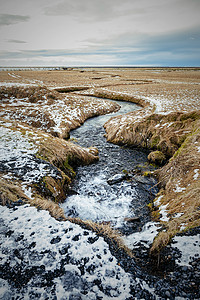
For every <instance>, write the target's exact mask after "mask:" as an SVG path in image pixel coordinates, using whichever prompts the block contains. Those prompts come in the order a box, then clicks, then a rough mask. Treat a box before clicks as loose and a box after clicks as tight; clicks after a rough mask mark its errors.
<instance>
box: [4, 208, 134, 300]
mask: <svg viewBox="0 0 200 300" xmlns="http://www.w3.org/2000/svg"><path fill="white" fill-rule="evenodd" d="M0 210H1V219H0V224H1V272H2V275H3V276H2V279H1V285H0V288H1V297H3V298H2V299H11V298H12V297H14V298H15V299H17V296H23V297H24V299H26V298H29V299H30V298H32V299H33V298H39V299H45V298H46V297H48V296H49V295H50V296H51V299H53V297H54V296H55V298H54V299H68V298H69V297H76V298H77V297H78V298H81V299H97V298H98V297H103V299H110V298H112V299H113V298H114V299H127V298H128V297H129V296H130V286H131V284H132V283H133V282H132V281H133V280H132V279H131V276H130V275H129V274H128V273H125V271H124V270H123V269H122V268H121V267H120V266H119V265H118V264H117V261H116V258H115V257H113V256H112V255H111V253H110V251H109V247H108V245H107V244H106V243H105V242H104V240H103V239H102V238H101V237H98V236H96V234H94V233H92V232H90V231H88V230H84V229H82V228H80V227H79V226H78V225H75V224H72V223H70V222H68V221H65V222H58V221H56V220H55V219H53V218H52V217H50V215H49V213H48V212H46V211H37V210H36V209H35V208H33V207H29V206H21V207H18V208H15V210H9V209H8V208H7V207H0ZM99 299H100V298H99Z"/></svg>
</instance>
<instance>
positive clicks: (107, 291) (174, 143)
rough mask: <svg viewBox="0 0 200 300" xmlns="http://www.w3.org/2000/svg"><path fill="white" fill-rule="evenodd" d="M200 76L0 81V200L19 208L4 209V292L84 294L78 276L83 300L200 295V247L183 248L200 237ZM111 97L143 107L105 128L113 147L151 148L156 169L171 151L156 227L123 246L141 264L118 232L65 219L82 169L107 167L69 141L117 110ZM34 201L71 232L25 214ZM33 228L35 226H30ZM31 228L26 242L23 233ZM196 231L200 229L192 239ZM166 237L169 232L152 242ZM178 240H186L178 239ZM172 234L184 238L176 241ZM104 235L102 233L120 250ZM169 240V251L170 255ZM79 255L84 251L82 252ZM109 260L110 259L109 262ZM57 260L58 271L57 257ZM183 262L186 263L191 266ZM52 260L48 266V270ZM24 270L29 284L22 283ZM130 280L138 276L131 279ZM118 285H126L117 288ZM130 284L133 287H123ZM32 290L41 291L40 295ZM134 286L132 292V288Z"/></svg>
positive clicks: (126, 72) (15, 76) (41, 74)
mask: <svg viewBox="0 0 200 300" xmlns="http://www.w3.org/2000/svg"><path fill="white" fill-rule="evenodd" d="M199 73H200V71H199V70H198V69H183V70H182V69H161V68H160V69H89V70H87V69H74V70H73V69H72V70H68V71H35V72H34V71H14V72H4V71H3V72H1V73H0V79H1V80H0V81H1V86H2V89H1V91H2V93H1V125H2V126H1V128H2V130H1V147H2V148H1V150H2V157H1V159H2V161H1V186H0V189H1V194H0V199H1V204H3V205H6V206H7V207H9V208H10V209H8V208H7V207H2V208H1V209H2V215H3V216H4V219H5V220H3V219H1V220H0V221H1V225H2V228H3V229H2V231H1V234H2V236H3V239H2V240H3V241H4V242H5V246H3V247H2V251H3V252H2V255H3V257H4V260H3V262H2V271H3V274H4V275H3V276H4V277H3V278H4V279H3V281H2V283H1V285H0V287H1V288H2V287H3V289H4V292H5V293H6V292H7V291H8V292H9V295H11V294H13V291H14V295H16V296H17V295H18V294H20V293H23V295H29V296H31V295H34V296H35V295H36V294H38V295H39V294H40V295H42V296H44V295H46V292H48V291H49V292H50V294H52V295H56V296H58V297H60V295H64V293H66V292H69V290H70V289H73V288H74V285H73V283H72V282H71V281H70V280H69V276H68V275H69V274H70V276H72V273H73V276H75V277H73V278H76V282H77V283H78V284H77V286H76V288H77V289H76V291H72V290H71V292H69V295H76V296H77V295H79V296H80V297H81V299H84V297H85V298H87V296H88V295H87V293H86V286H87V290H89V295H90V296H91V297H93V298H95V297H97V295H98V296H102V297H104V296H106V297H107V298H109V297H118V298H119V299H120V297H121V299H129V297H130V299H131V297H135V298H136V299H141V298H145V297H146V299H155V297H160V298H159V299H162V298H167V299H176V297H182V298H186V299H198V298H199V294H198V293H199V292H198V278H199V277H198V276H199V273H198V267H199V265H198V259H199V256H198V251H197V252H194V254H192V255H190V254H191V253H190V251H193V250H194V249H193V248H191V247H186V246H185V245H187V244H188V243H190V244H189V245H192V244H193V245H194V244H195V249H197V248H198V238H199V231H198V226H199V209H198V207H199V165H200V164H199V154H200V152H199V149H200V144H199V143H200V138H199V129H198V128H199V111H198V108H199V87H200V77H199ZM33 95H34V96H33ZM95 97H101V99H97V98H95ZM106 98H109V99H116V100H123V99H124V100H128V101H133V102H136V103H137V104H139V105H140V106H141V108H140V109H139V110H137V111H135V112H132V113H128V114H125V115H123V116H117V117H113V118H111V119H110V120H109V121H107V122H106V124H105V129H106V132H107V133H106V135H107V138H108V140H109V141H112V142H114V143H118V144H120V145H131V146H136V147H139V148H141V147H142V148H148V149H151V150H152V151H153V152H154V153H153V154H152V155H151V156H150V158H151V160H154V159H155V157H156V155H157V154H158V153H155V151H160V152H159V154H160V155H161V152H162V163H163V164H164V165H163V166H162V168H160V169H158V170H157V171H156V172H155V173H154V175H155V176H157V178H158V181H159V183H160V186H159V187H160V188H161V190H160V193H159V194H158V195H157V197H156V199H155V200H154V202H152V201H150V204H149V209H150V210H151V211H152V217H153V219H155V221H156V222H147V223H146V224H145V226H144V227H143V226H140V231H139V232H134V233H133V234H132V235H130V236H129V238H128V239H127V241H126V243H125V244H127V245H128V247H129V249H131V250H132V251H133V253H134V256H135V257H134V258H130V257H128V256H127V254H126V253H125V252H124V251H123V250H122V249H121V248H118V246H119V245H120V243H121V241H122V240H121V239H118V237H115V236H114V234H115V232H114V231H112V230H111V231H110V227H109V224H101V226H97V225H96V223H92V222H85V221H83V222H82V220H79V221H78V219H76V218H75V220H71V221H73V222H74V223H77V224H81V226H82V227H83V228H85V229H84V230H83V229H81V228H80V226H78V225H74V224H73V225H69V223H68V222H67V221H65V222H62V220H66V216H65V214H64V211H63V210H62V208H61V207H60V206H59V202H62V201H63V200H64V199H65V197H66V195H67V194H70V193H73V192H74V191H71V190H70V186H71V181H72V179H73V178H74V176H75V172H74V169H73V167H74V166H77V165H82V164H88V163H92V162H95V161H97V160H98V159H99V157H98V156H99V154H98V150H97V149H96V147H95V145H89V146H94V147H90V148H83V147H80V146H78V145H77V144H76V143H73V140H72V141H69V140H66V138H69V132H70V130H72V129H73V128H76V127H78V126H80V125H81V124H82V123H83V122H84V121H85V120H86V119H87V118H90V117H93V116H97V115H100V114H105V113H111V112H112V111H117V110H118V109H119V107H118V105H117V104H113V103H111V102H109V100H108V101H107V100H106ZM80 139H81V136H80ZM74 142H75V141H74ZM130 169H131V166H130ZM125 171H126V170H125ZM140 171H141V170H140ZM139 175H140V176H141V173H140V174H139ZM144 175H147V176H150V175H152V174H149V173H148V174H144ZM142 178H144V180H145V177H142ZM26 203H28V204H31V205H34V206H36V207H38V208H42V209H46V210H48V211H49V212H50V214H51V215H52V216H54V218H56V219H57V220H59V221H61V223H60V222H58V223H57V221H55V222H54V219H53V218H51V217H50V216H49V215H47V214H46V212H45V211H44V210H40V211H37V210H35V209H34V208H30V207H29V206H26V205H25V206H24V204H26ZM33 216H34V217H33ZM16 218H19V219H16ZM30 220H31V222H32V223H33V225H30V228H31V229H30V228H29V227H28V229H27V225H26V224H28V222H30ZM34 220H35V221H34ZM84 222H85V224H84ZM32 223H30V224H32ZM44 223H45V224H44ZM20 224H21V225H20ZM42 224H43V225H44V226H45V228H46V229H45V231H42V237H43V238H42V239H43V240H44V241H45V239H47V240H48V243H46V244H44V247H43V249H41V246H40V245H41V244H42V243H41V241H40V240H39V234H38V233H39V232H40V230H41V229H40V227H42V226H43V225H42ZM49 224H50V225H49ZM104 225H105V226H104ZM21 226H22V228H24V229H23V231H24V233H22V232H21V231H20V230H21V229H20V228H21ZM48 226H51V228H50V229H48V228H47V227H48ZM33 228H34V230H33ZM191 228H194V229H193V230H189V229H191ZM87 229H89V231H88V230H87ZM91 230H92V231H95V232H96V234H95V233H91ZM158 230H159V231H160V233H159V235H158V237H157V238H156V239H155V240H154V243H153V239H154V237H155V236H156V234H157V232H158ZM188 230H189V231H188ZM70 231H71V232H72V233H73V234H70ZM178 232H181V235H182V236H180V238H179V234H178V235H177V233H178ZM88 233H89V238H88V239H87V238H85V236H86V237H87V235H88ZM22 235H23V236H22ZM34 235H35V237H36V238H35V239H34V241H33V243H34V244H32V242H31V239H32V237H33V236H34ZM106 235H107V236H106ZM174 235H177V236H176V237H175V238H173V236H174ZM99 236H104V239H105V240H106V242H107V243H108V244H109V251H111V252H109V251H108V249H107V247H108V246H106V243H105V244H102V240H103V239H101V238H99ZM109 237H110V238H111V239H110V238H109ZM112 238H113V239H114V241H117V243H115V242H113V241H112ZM68 239H69V240H70V242H67V240H68ZM6 240H7V241H9V243H8V244H6ZM69 240H68V241H69ZM38 241H39V242H38ZM134 241H136V244H135V245H134V247H133V242H134ZM169 241H171V242H172V243H171V246H167V247H165V246H166V245H167V243H169ZM184 241H185V242H184ZM63 243H64V244H63ZM76 243H77V244H76ZM152 243H153V245H152ZM184 243H186V244H184ZM13 245H14V246H13ZM66 245H67V246H66ZM77 245H78V246H77ZM88 245H90V246H91V245H94V246H95V247H94V249H93V248H92V246H91V247H90V249H91V256H90V257H89V260H88V258H87V250H86V248H87V249H88ZM102 245H103V246H102ZM86 246H87V247H86ZM100 246H101V247H100ZM149 246H150V247H151V253H150V251H149ZM82 247H83V248H82ZM98 247H100V249H101V250H100V252H99V253H98V250H97V249H98ZM163 247H165V249H164V250H162V249H163ZM70 248H72V249H73V253H72V252H71V250H69V249H70ZM177 248H178V250H177ZM13 249H17V251H14V250H13ZM74 249H75V250H74ZM79 249H82V252H81V253H80V255H79ZM84 249H85V250H84ZM191 249H193V250H191ZM68 250H69V251H68ZM161 250H162V251H161ZM9 251H11V252H9ZM27 251H28V252H27ZM74 251H75V252H74ZM105 251H107V252H106V253H108V255H109V257H107V256H105ZM184 251H185V252H184ZM195 251H196V250H195ZM6 253H11V254H10V256H9V255H7V254H6ZM27 253H28V254H27ZM36 253H37V255H38V257H40V259H39V260H38V259H36V258H35V259H34V260H33V266H32V262H31V259H30V260H29V258H28V257H29V255H30V257H35V255H36ZM55 253H57V254H56V258H57V259H56V263H55V259H52V257H55ZM74 253H75V254H74ZM150 254H151V255H150ZM152 254H154V255H156V259H155V258H154V257H153V256H152ZM114 256H115V257H116V258H117V260H115V258H114ZM189 256H191V257H189ZM23 257H26V260H24V259H22V258H23ZM94 257H95V259H94ZM96 257H97V259H98V262H97V260H96ZM185 257H188V258H187V259H186V260H185ZM108 260H109V261H110V262H111V261H113V264H112V266H111V268H112V270H113V272H108V271H105V270H104V267H105V266H106V264H107V261H108ZM45 261H46V262H48V264H47V265H48V266H47V268H44V266H43V265H44V262H45ZM178 261H179V262H178ZM88 262H89V263H88ZM69 263H70V268H71V269H70V273H69V272H68V271H69V270H68V268H69ZM34 264H36V265H37V268H35V265H34ZM119 264H120V265H121V267H122V268H121V267H119ZM137 264H138V265H137ZM158 265H159V266H158ZM153 266H154V270H152V267H153ZM118 267H119V268H118ZM99 268H100V269H99ZM72 269H73V271H72ZM75 269H76V270H75ZM123 269H124V270H125V273H123V272H124V271H123ZM8 270H12V272H8ZM19 270H20V272H21V273H20V278H23V280H25V281H24V283H23V280H22V281H19V280H18V279H17V281H16V278H17V277H18V276H17V274H19V272H18V271H19ZM66 270H68V271H67V273H66ZM71 271H72V272H71ZM104 271H105V272H104ZM111 273H112V274H114V275H112V274H111ZM152 273H153V274H152ZM12 274H14V275H12ZM24 274H26V276H24ZM67 274H68V275H67ZM98 274H99V276H100V277H99V276H98ZM103 274H104V275H106V276H105V278H104V277H103V276H104V275H103ZM117 274H121V275H120V276H118V275H117ZM124 274H131V276H129V275H127V276H128V277H127V276H125V277H126V278H125V277H124ZM13 276H14V277H13ZM67 276H68V277H67ZM83 276H84V280H85V281H84V285H83ZM113 276H118V278H117V277H116V280H115V283H114V285H113V278H114V277H113ZM152 276H153V277H152ZM154 276H155V277H154ZM159 276H160V278H161V279H160V280H158V278H159ZM25 277H26V278H27V279H26V278H25ZM13 278H14V279H13ZM120 278H125V279H124V281H122V283H121V284H120V283H119V280H121V279H120ZM15 282H16V283H15ZM34 282H36V283H37V282H40V283H41V284H39V285H38V286H36V285H37V284H36V285H35V283H34ZM64 282H65V283H66V282H68V283H69V285H66V284H64ZM24 284H25V285H24ZM48 284H50V285H51V286H52V288H50V287H48ZM125 285H126V289H125V288H123V287H122V286H125ZM17 289H18V290H17ZM17 293H18V294H17ZM84 295H85V296H84ZM42 296H41V297H42ZM38 297H39V296H38ZM91 299H92V298H91Z"/></svg>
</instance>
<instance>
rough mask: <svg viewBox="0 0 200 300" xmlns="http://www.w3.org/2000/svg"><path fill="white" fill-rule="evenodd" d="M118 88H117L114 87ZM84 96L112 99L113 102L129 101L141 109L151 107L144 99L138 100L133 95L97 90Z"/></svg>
mask: <svg viewBox="0 0 200 300" xmlns="http://www.w3.org/2000/svg"><path fill="white" fill-rule="evenodd" d="M114 88H116V86H115V87H114ZM84 95H88V96H94V97H98V98H102V99H111V100H119V101H127V102H133V103H136V104H138V105H140V106H141V107H146V106H148V105H149V102H148V101H147V100H144V99H142V98H138V97H135V96H132V95H130V94H129V95H128V94H123V93H117V92H115V91H114V92H113V91H107V90H104V89H95V90H91V91H90V90H89V91H87V92H86V93H84Z"/></svg>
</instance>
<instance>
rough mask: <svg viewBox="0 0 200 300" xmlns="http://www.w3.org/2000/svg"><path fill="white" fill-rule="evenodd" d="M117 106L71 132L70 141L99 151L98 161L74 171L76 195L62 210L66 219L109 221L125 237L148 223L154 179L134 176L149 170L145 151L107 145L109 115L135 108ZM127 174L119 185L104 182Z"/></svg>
mask: <svg viewBox="0 0 200 300" xmlns="http://www.w3.org/2000/svg"><path fill="white" fill-rule="evenodd" d="M117 103H118V104H120V106H121V109H120V111H118V112H117V113H114V114H109V115H106V116H99V117H96V118H93V119H90V120H88V121H86V122H85V124H84V125H83V126H81V127H80V128H78V129H76V130H74V131H73V132H72V133H71V138H74V139H76V140H77V143H78V144H79V145H81V146H84V147H90V146H96V147H97V148H98V150H99V162H97V163H95V164H92V165H89V166H81V167H78V168H77V170H76V173H77V176H76V179H75V180H74V182H73V184H72V189H73V191H75V192H76V193H77V194H76V195H71V196H68V197H67V199H66V201H65V203H64V204H63V205H62V207H63V208H64V210H65V213H66V215H68V216H72V217H80V218H81V219H84V220H87V219H90V220H92V221H95V222H105V221H106V222H111V223H112V225H113V226H114V227H116V228H118V229H121V231H122V232H123V233H126V234H127V233H131V232H134V231H135V230H138V229H139V227H140V226H142V225H144V223H146V222H147V221H148V220H149V212H148V209H147V204H148V203H149V202H150V200H151V199H152V198H153V197H154V194H155V192H156V190H155V188H152V187H153V185H154V184H155V180H154V179H152V178H145V177H143V176H138V175H133V174H134V172H133V170H135V169H136V168H139V169H142V170H143V169H150V168H151V167H150V166H149V165H148V162H147V155H148V152H147V151H144V150H141V149H134V148H133V149H131V148H128V147H120V146H118V145H114V144H111V143H108V142H107V141H106V138H105V137H104V135H105V131H104V128H103V124H104V123H105V122H106V121H107V120H108V119H109V118H110V117H111V116H114V115H119V114H123V113H127V112H130V111H134V110H137V109H138V106H137V105H135V104H133V103H129V102H123V101H117ZM127 173H128V176H127V178H124V179H123V180H119V182H116V183H114V184H109V183H108V182H107V181H108V180H109V179H111V178H112V177H113V176H115V175H116V174H120V175H119V177H120V176H121V177H123V176H124V177H125V174H127ZM151 188H152V189H151ZM135 217H139V218H140V219H139V221H138V222H135V224H133V223H131V224H130V223H129V222H127V221H126V220H125V218H135Z"/></svg>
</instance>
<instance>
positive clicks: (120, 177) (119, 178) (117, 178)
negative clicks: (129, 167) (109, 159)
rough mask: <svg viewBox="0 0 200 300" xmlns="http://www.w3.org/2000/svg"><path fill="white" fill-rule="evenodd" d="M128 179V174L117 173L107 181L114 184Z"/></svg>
mask: <svg viewBox="0 0 200 300" xmlns="http://www.w3.org/2000/svg"><path fill="white" fill-rule="evenodd" d="M124 179H126V174H115V175H114V176H112V177H110V178H109V179H108V180H107V183H108V184H110V185H112V184H115V183H118V182H121V181H123V180H124Z"/></svg>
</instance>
